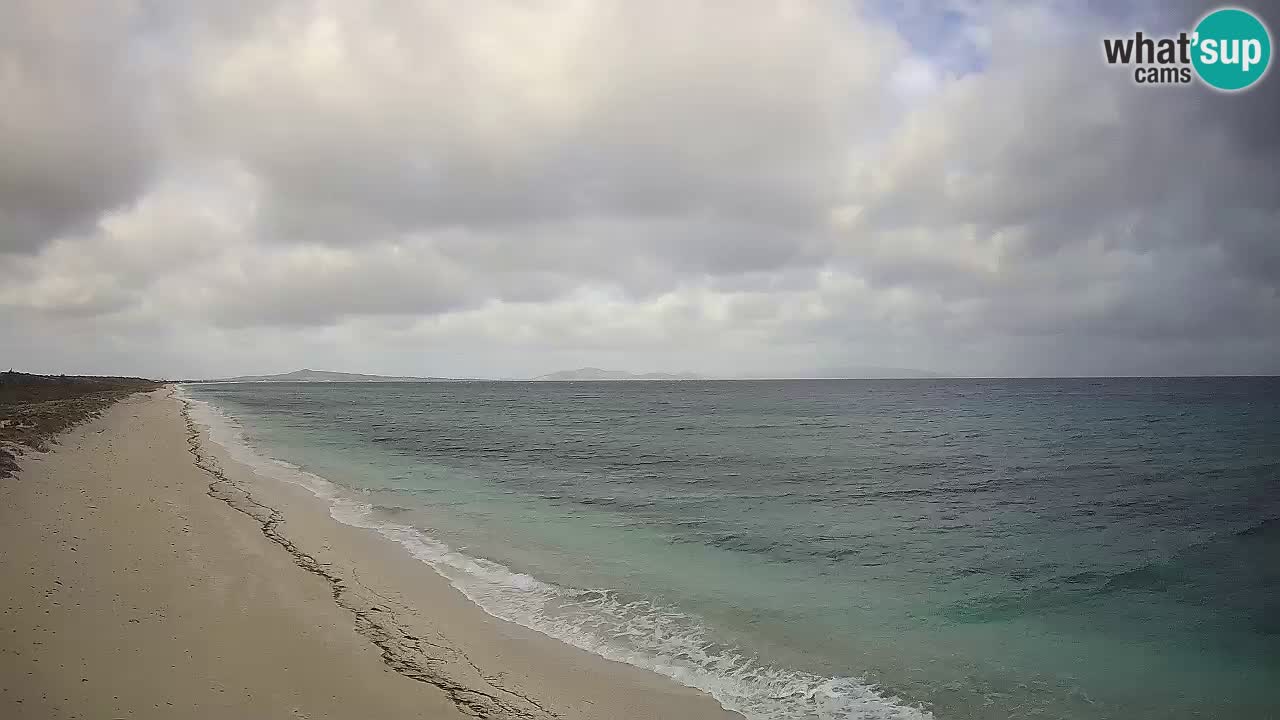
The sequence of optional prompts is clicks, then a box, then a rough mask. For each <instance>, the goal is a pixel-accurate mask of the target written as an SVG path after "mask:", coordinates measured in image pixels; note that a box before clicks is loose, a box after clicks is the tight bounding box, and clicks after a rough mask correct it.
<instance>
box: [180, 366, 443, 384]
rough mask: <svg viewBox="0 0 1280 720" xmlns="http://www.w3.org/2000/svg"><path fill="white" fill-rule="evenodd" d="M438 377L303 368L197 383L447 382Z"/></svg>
mask: <svg viewBox="0 0 1280 720" xmlns="http://www.w3.org/2000/svg"><path fill="white" fill-rule="evenodd" d="M451 379H452V378H440V377H391V376H387V375H361V374H360V373H344V372H329V371H327V370H311V369H307V368H303V369H302V370H294V371H293V372H287V373H281V374H279V375H241V376H239V377H231V378H220V379H218V380H203V381H199V382H246V383H247V382H370V383H376V382H427V381H436V382H439V381H447V380H451Z"/></svg>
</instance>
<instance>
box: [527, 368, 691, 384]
mask: <svg viewBox="0 0 1280 720" xmlns="http://www.w3.org/2000/svg"><path fill="white" fill-rule="evenodd" d="M533 379H534V380H541V381H556V380H560V381H563V380H703V379H705V378H703V377H702V376H701V375H694V374H693V373H630V372H626V371H624V370H601V369H600V368H593V367H585V368H578V369H577V370H560V371H559V372H553V373H548V374H546V375H539V376H538V377H536V378H533Z"/></svg>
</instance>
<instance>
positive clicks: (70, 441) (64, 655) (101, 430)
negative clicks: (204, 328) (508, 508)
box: [0, 391, 738, 720]
mask: <svg viewBox="0 0 1280 720" xmlns="http://www.w3.org/2000/svg"><path fill="white" fill-rule="evenodd" d="M22 466H23V467H22V470H21V472H20V473H19V474H18V475H17V476H16V477H13V478H7V479H0V717H2V718H64V717H65V718H71V717H85V718H124V717H156V718H174V717H200V718H241V717H252V718H277V717H297V718H441V719H448V718H459V717H494V718H551V717H563V718H609V719H614V718H671V719H677V718H679V719H681V720H684V719H698V718H717V719H725V718H736V717H738V716H737V715H734V714H732V713H729V712H727V711H725V710H723V709H722V708H720V706H719V705H718V704H717V703H715V702H714V701H713V700H712V699H711V698H709V697H707V696H705V695H702V694H700V693H697V692H695V691H693V690H690V689H688V688H685V687H683V686H680V685H678V684H676V683H674V682H672V681H670V680H668V679H666V678H663V677H661V676H659V675H657V674H654V673H650V672H648V671H645V670H641V669H638V668H634V667H631V666H628V665H623V664H620V663H613V662H609V661H606V660H603V659H601V658H599V657H596V656H594V655H590V654H588V653H585V652H582V651H579V650H577V649H574V648H571V647H569V646H567V645H564V644H562V643H559V642H557V641H555V640H552V639H550V638H547V637H545V636H542V635H539V634H537V633H535V632H533V631H530V630H527V629H525V628H522V627H519V626H516V625H513V624H510V623H506V622H503V621H500V620H497V619H494V618H492V617H490V616H489V615H486V614H485V613H484V612H483V611H481V610H480V609H479V608H477V607H476V606H474V605H473V604H471V603H470V602H469V601H468V600H466V598H464V597H463V596H462V595H460V594H459V593H457V592H456V591H455V590H454V589H453V588H451V587H450V586H449V585H448V584H447V582H446V581H445V580H444V579H443V578H441V577H439V576H438V575H435V574H434V573H433V572H432V571H431V570H430V569H429V568H428V567H427V566H425V565H423V564H422V563H420V562H418V561H417V560H415V559H413V558H411V557H410V556H409V555H408V554H407V553H404V552H403V551H402V550H401V549H400V548H399V547H398V546H394V545H392V544H391V543H390V541H388V540H386V539H384V538H382V537H381V536H379V535H376V534H375V533H373V532H372V531H369V530H364V529H359V528H353V527H349V526H345V525H341V524H339V523H337V522H335V521H333V520H332V519H331V518H330V517H329V515H328V508H327V507H326V506H325V505H324V504H322V503H321V502H320V501H318V500H317V499H316V498H314V497H312V496H310V495H309V494H308V493H307V492H306V491H305V490H303V489H302V488H299V487H295V486H291V485H286V484H284V483H280V482H278V481H273V480H266V479H263V478H259V477H257V476H255V475H253V474H252V473H251V472H250V471H249V470H248V469H247V468H244V467H242V466H239V465H237V464H236V463H234V462H232V461H231V460H230V459H228V458H227V457H225V455H223V454H222V453H221V451H220V449H219V448H218V447H217V446H216V445H213V444H212V443H207V442H204V441H203V439H202V437H201V436H200V435H199V433H198V432H191V431H189V430H188V424H187V422H186V419H185V418H184V416H183V414H182V413H181V411H180V404H179V402H178V401H177V400H176V399H174V398H173V396H172V395H171V393H169V392H168V391H157V392H153V393H150V394H146V395H135V396H133V397H130V398H127V399H125V400H123V401H121V402H120V403H118V404H116V405H115V406H113V407H112V408H111V409H110V410H109V411H108V412H107V413H106V414H104V415H103V416H102V417H100V418H97V419H95V420H92V421H90V422H89V423H87V424H85V425H82V426H80V427H79V428H76V429H74V430H72V431H70V432H69V433H67V434H65V435H63V436H62V438H61V439H60V444H59V446H58V447H57V448H56V449H55V450H54V451H53V452H51V453H48V454H45V455H38V456H32V457H28V458H24V459H23V461H22Z"/></svg>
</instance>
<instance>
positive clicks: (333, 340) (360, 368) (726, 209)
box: [0, 0, 1280, 378]
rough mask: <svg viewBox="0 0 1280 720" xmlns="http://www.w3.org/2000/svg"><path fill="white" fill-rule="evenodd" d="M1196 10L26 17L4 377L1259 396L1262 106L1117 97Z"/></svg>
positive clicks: (961, 3) (1266, 268)
mask: <svg viewBox="0 0 1280 720" xmlns="http://www.w3.org/2000/svg"><path fill="white" fill-rule="evenodd" d="M1236 4H1237V5H1240V6H1244V7H1251V8H1253V9H1255V10H1257V11H1258V13H1259V14H1260V15H1261V16H1262V18H1263V19H1264V21H1269V22H1270V23H1271V27H1272V28H1273V29H1272V34H1273V35H1275V34H1276V29H1275V28H1277V27H1280V25H1277V23H1280V3H1266V2H1256V3H1236ZM1209 7H1210V6H1208V5H1198V4H1195V3H1193V2H1156V1H1154V0H1152V1H1151V2H1134V3H1112V2H1102V1H1101V0H1097V1H1092V2H1090V1H1086V0H1080V1H1079V2H1066V1H1059V2H1043V3H1031V2H983V1H982V0H949V1H947V0H937V1H933V2H926V1H925V0H914V1H908V2H889V1H888V0H883V1H876V2H867V3H859V2H850V1H844V2H830V3H827V2H812V3H810V2H801V1H800V0H794V1H787V2H765V1H763V0H759V1H757V0H746V1H744V2H728V1H725V0H715V1H711V2H697V1H696V0H653V1H646V2H633V1H631V0H616V1H614V0H592V1H590V2H587V1H585V0H557V1H554V2H552V1H550V0H484V1H482V2H456V1H454V0H449V1H440V2H437V1H435V0H412V1H410V0H388V1H387V2H378V3H353V2H347V1H346V0H264V1H255V2H249V1H248V0H243V1H242V0H228V1H225V2H218V3H203V2H202V3H187V2H181V1H178V2H160V1H155V2H149V1H145V0H118V1H116V0H100V1H97V2H91V1H88V0H86V1H85V2H80V1H78V0H77V1H75V2H73V1H71V0H52V1H50V0H8V1H7V2H5V3H0V98H3V105H2V109H0V338H3V341H0V364H3V365H7V366H9V367H13V368H16V369H20V370H26V371H33V372H55V373H56V372H66V373H102V374H130V375H145V376H151V377H168V378H180V377H216V376H226V375H236V374H248V373H268V372H283V371H288V370H293V369H297V368H301V367H309V368H316V369H326V370H342V371H350V372H366V373H383V374H395V375H451V376H468V377H475V376H485V377H528V376H533V375H538V374H542V373H546V372H551V371H554V370H559V369H564V368H574V367H580V366H597V367H605V368H612V369H622V370H631V371H637V372H642V371H667V372H697V373H702V374H707V375H716V376H760V375H772V376H786V375H812V374H824V373H831V372H834V373H837V374H838V373H839V372H840V370H841V369H847V368H859V367H863V366H877V367H897V368H913V369H921V370H928V371H934V372H940V373H947V374H956V375H974V376H1027V375H1030V376H1056V375H1171V374H1172V375H1177V374H1259V373H1267V374H1276V373H1280V170H1278V168H1280V79H1278V78H1277V77H1276V73H1274V72H1271V73H1269V75H1268V76H1267V77H1266V78H1264V79H1263V80H1262V81H1261V83H1260V84H1259V85H1257V86H1255V87H1254V88H1252V89H1250V90H1248V91H1246V92H1242V93H1234V94H1224V93H1218V92H1214V91H1212V90H1209V89H1207V88H1205V87H1203V86H1200V85H1191V86H1185V85H1176V86H1167V87H1142V86H1138V85H1136V84H1135V83H1134V82H1133V80H1132V74H1131V72H1129V71H1126V70H1124V69H1122V68H1114V67H1109V66H1107V65H1106V64H1105V63H1104V62H1103V56H1102V45H1101V41H1102V38H1104V37H1112V36H1124V35H1132V33H1133V32H1134V31H1135V30H1138V29H1146V30H1148V31H1149V32H1176V31H1178V30H1182V29H1189V28H1190V27H1191V26H1192V25H1193V24H1194V22H1195V20H1196V19H1197V18H1198V17H1200V16H1201V15H1202V14H1203V13H1204V12H1205V11H1206V10H1207V9H1209Z"/></svg>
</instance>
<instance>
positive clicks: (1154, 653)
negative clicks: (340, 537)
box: [186, 378, 1280, 719]
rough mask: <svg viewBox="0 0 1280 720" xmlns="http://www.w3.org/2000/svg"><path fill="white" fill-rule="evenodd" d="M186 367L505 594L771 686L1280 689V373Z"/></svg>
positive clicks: (828, 698) (597, 647)
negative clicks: (911, 376) (224, 375)
mask: <svg viewBox="0 0 1280 720" xmlns="http://www.w3.org/2000/svg"><path fill="white" fill-rule="evenodd" d="M186 392H187V393H188V394H189V395H190V396H191V397H193V398H194V399H197V400H202V401H207V402H209V403H211V404H212V405H213V407H215V408H216V409H217V410H218V411H220V412H221V413H223V414H224V415H225V416H226V417H227V418H229V419H230V421H231V422H232V423H233V425H234V427H236V428H238V429H239V431H240V432H241V434H242V436H241V437H240V438H239V439H238V441H243V442H244V443H245V445H246V446H247V448H251V449H252V451H253V452H255V453H257V454H258V455H259V456H262V457H264V458H276V459H279V460H283V461H287V462H288V463H290V464H291V465H287V466H280V467H284V468H292V467H293V466H296V467H297V468H299V471H305V472H307V473H312V474H314V475H316V476H319V477H321V478H324V479H325V480H327V481H328V482H330V483H332V484H333V486H332V487H333V489H334V490H335V492H337V493H338V494H339V495H340V496H341V498H342V500H341V502H340V503H338V505H340V507H339V506H338V505H335V508H336V509H335V516H337V517H339V518H340V519H344V520H345V521H349V522H353V523H356V524H365V525H369V526H371V527H379V528H381V529H382V530H383V531H384V534H387V535H388V537H392V538H393V539H395V540H397V541H398V542H401V544H402V545H403V546H404V547H405V549H406V550H407V551H410V552H414V553H415V554H416V555H418V556H419V557H421V558H423V559H424V561H426V562H428V563H430V564H432V565H433V566H434V567H436V568H437V569H438V570H440V571H441V572H442V573H443V574H445V575H446V576H448V577H450V579H451V580H453V581H454V584H455V585H458V586H459V587H460V589H462V590H463V591H464V592H466V593H467V594H468V595H469V596H471V597H472V598H473V599H474V600H476V602H477V603H478V604H480V605H481V606H483V607H485V608H486V609H487V610H489V611H490V612H491V613H493V614H495V615H498V616H500V617H505V618H507V619H511V620H514V621H516V622H520V623H522V624H525V625H528V626H529V627H533V628H535V629H538V630H541V631H543V632H546V633H547V634H549V635H552V636H554V637H559V638H560V639H562V640H565V641H566V642H571V643H573V644H575V645H579V646H580V647H585V648H587V649H590V650H593V651H595V652H598V653H600V654H602V655H605V656H608V657H613V658H615V659H620V660H624V661H627V662H632V663H634V664H637V665H641V666H644V667H650V668H653V669H655V670H658V671H659V672H663V673H665V674H667V675H670V676H672V677H676V678H677V679H680V680H681V681H682V682H685V683H686V684H689V685H692V686H695V687H700V688H702V689H704V690H707V691H708V692H711V693H713V694H714V695H715V696H716V697H717V698H718V699H720V700H721V702H722V703H723V704H725V705H726V706H729V707H733V708H735V709H738V710H740V711H742V712H744V713H745V714H747V715H748V716H749V717H753V718H770V719H774V718H778V719H781V718H862V717H868V718H873V717H896V718H910V717H927V716H928V715H930V714H932V715H933V716H935V717H937V718H944V719H945V718H1015V717H1016V718H1021V717H1028V718H1125V719H1130V718H1201V717H1206V718H1209V717H1250V718H1268V717H1280V711H1278V710H1277V708H1280V599H1278V598H1280V492H1277V491H1278V490H1280V380H1277V379H1268V378H1253V379H1248V378H1240V379H1231V378H1218V379H1111V380H945V381H942V380H938V381H935V380H920V381H778V382H681V383H661V382H655V383H458V384H452V383H430V384H399V383H397V384H386V385H381V384H377V385H369V384H265V385H264V384H253V385H234V384H223V385H193V386H187V388H186ZM290 471H292V470H290ZM429 571H430V569H428V568H426V567H424V572H429Z"/></svg>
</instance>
